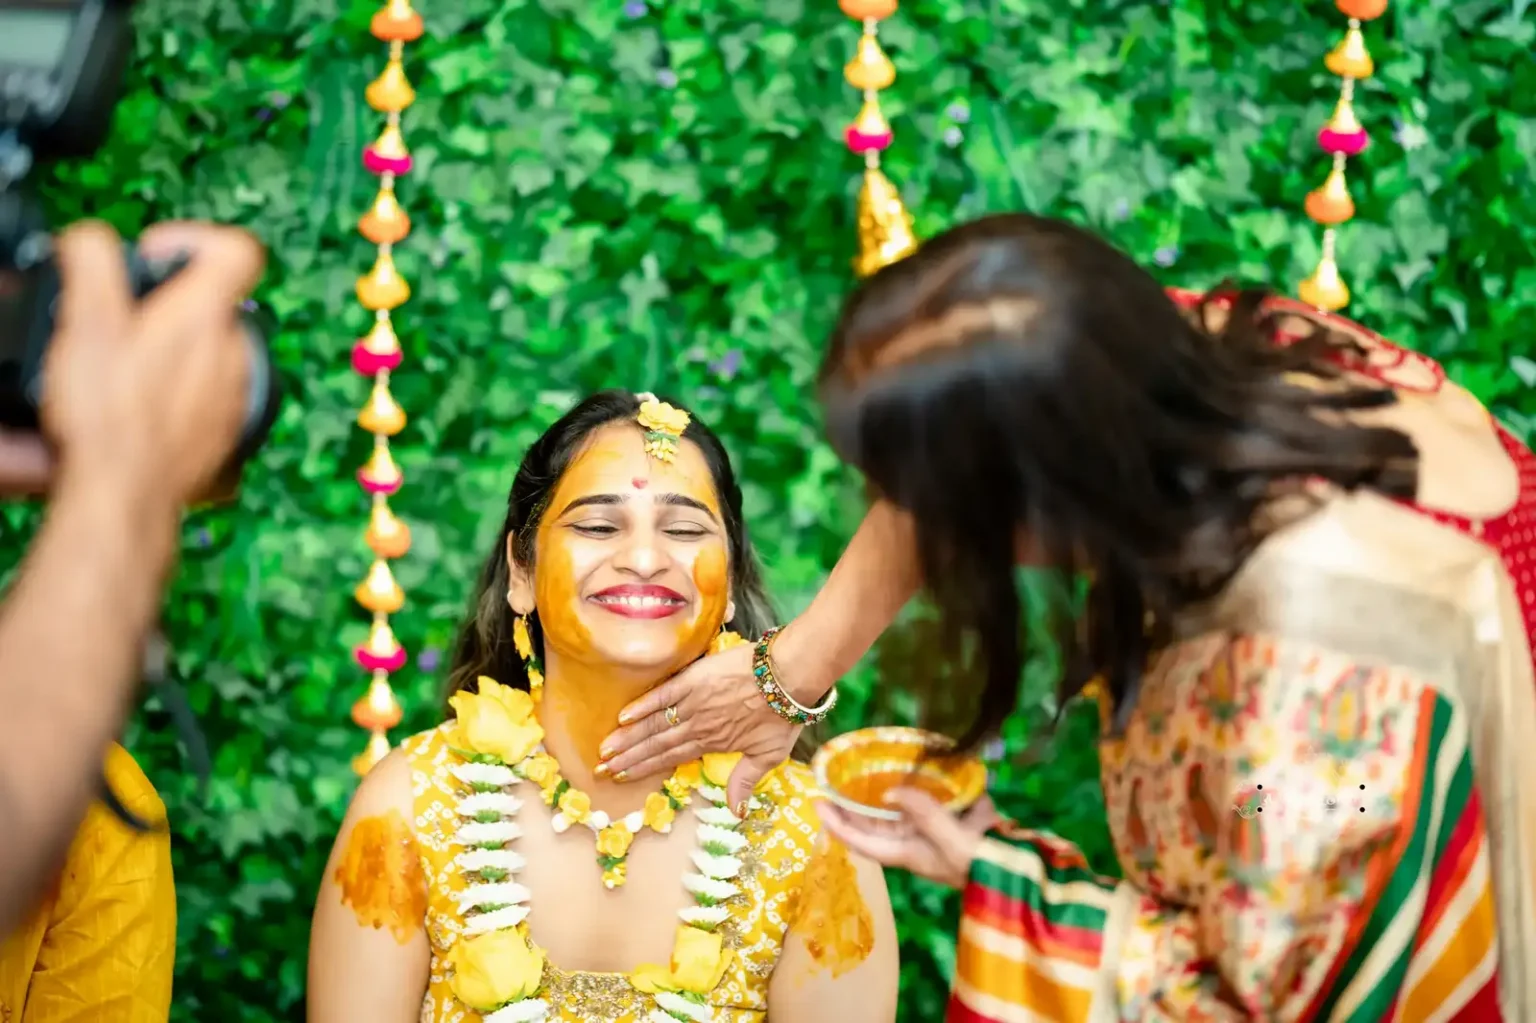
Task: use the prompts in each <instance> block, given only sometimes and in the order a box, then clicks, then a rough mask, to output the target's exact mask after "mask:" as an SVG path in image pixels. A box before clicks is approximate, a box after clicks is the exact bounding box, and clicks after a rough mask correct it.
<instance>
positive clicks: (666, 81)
mask: <svg viewBox="0 0 1536 1023" xmlns="http://www.w3.org/2000/svg"><path fill="white" fill-rule="evenodd" d="M656 84H657V85H659V86H661V87H662V88H663V89H672V88H676V86H677V72H676V71H673V70H672V69H671V68H669V67H664V68H661V69H660V70H658V71H657V72H656Z"/></svg>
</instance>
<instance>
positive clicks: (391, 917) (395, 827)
mask: <svg viewBox="0 0 1536 1023" xmlns="http://www.w3.org/2000/svg"><path fill="white" fill-rule="evenodd" d="M334 877H335V881H336V887H337V888H338V889H340V891H341V901H342V904H343V905H346V906H350V907H352V912H353V913H354V914H355V915H356V917H357V922H358V923H359V924H361V925H362V926H364V927H372V928H374V929H375V930H381V929H383V928H388V929H389V931H390V933H391V934H393V935H394V936H395V940H396V941H397V942H399V943H400V944H402V945H404V944H405V943H406V942H408V941H410V940H411V938H412V937H413V936H414V935H415V934H416V933H417V932H418V931H419V930H421V929H422V927H423V926H424V925H425V921H426V916H427V879H426V874H425V873H424V872H423V871H422V869H421V852H420V850H419V849H418V848H417V845H416V835H415V833H414V832H413V831H412V830H411V826H410V825H409V824H408V823H407V822H406V821H405V819H404V818H403V817H401V816H400V812H399V811H398V810H391V811H389V813H387V814H380V815H378V816H375V817H366V818H364V819H363V820H360V821H358V822H357V826H356V827H354V828H353V829H352V836H351V838H350V839H348V841H347V849H346V852H345V853H344V854H343V855H342V858H341V863H340V865H338V866H337V867H336V873H335V875H334Z"/></svg>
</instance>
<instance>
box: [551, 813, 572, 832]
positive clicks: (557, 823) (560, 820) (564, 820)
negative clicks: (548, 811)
mask: <svg viewBox="0 0 1536 1023" xmlns="http://www.w3.org/2000/svg"><path fill="white" fill-rule="evenodd" d="M549 826H550V827H552V828H554V829H555V834H557V835H563V834H565V833H566V832H567V831H569V830H570V829H571V819H570V818H569V817H567V816H566V815H565V814H563V813H557V814H555V815H554V816H553V817H551V818H550V819H549Z"/></svg>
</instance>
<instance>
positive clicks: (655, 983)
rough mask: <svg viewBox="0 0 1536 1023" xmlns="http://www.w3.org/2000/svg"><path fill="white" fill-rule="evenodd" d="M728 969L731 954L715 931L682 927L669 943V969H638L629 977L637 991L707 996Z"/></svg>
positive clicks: (643, 967) (720, 935)
mask: <svg viewBox="0 0 1536 1023" xmlns="http://www.w3.org/2000/svg"><path fill="white" fill-rule="evenodd" d="M730 965H731V950H730V949H728V948H726V947H725V941H724V936H723V935H722V934H721V933H720V932H718V931H705V930H701V929H699V928H697V927H689V926H688V925H687V924H684V925H682V926H680V927H678V929H677V937H676V938H674V939H673V941H672V962H671V964H670V965H668V966H641V967H638V968H636V969H635V971H634V972H633V973H631V974H630V975H629V982H630V983H631V984H633V985H634V986H635V989H636V990H638V991H644V992H645V993H646V994H652V995H653V994H655V993H656V992H658V991H689V992H692V993H694V994H698V995H707V994H709V993H710V992H711V991H713V990H714V989H715V988H716V987H717V986H719V984H720V980H721V978H722V977H724V976H725V971H726V970H727V969H728V968H729V967H730Z"/></svg>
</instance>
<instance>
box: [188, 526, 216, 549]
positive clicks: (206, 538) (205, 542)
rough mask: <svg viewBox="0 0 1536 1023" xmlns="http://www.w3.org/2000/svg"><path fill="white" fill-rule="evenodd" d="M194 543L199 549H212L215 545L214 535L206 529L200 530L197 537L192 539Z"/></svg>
mask: <svg viewBox="0 0 1536 1023" xmlns="http://www.w3.org/2000/svg"><path fill="white" fill-rule="evenodd" d="M192 542H193V543H195V544H197V546H199V547H210V546H212V545H213V534H212V533H210V532H208V530H206V529H199V530H198V531H197V535H195V536H194V537H193V538H192Z"/></svg>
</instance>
